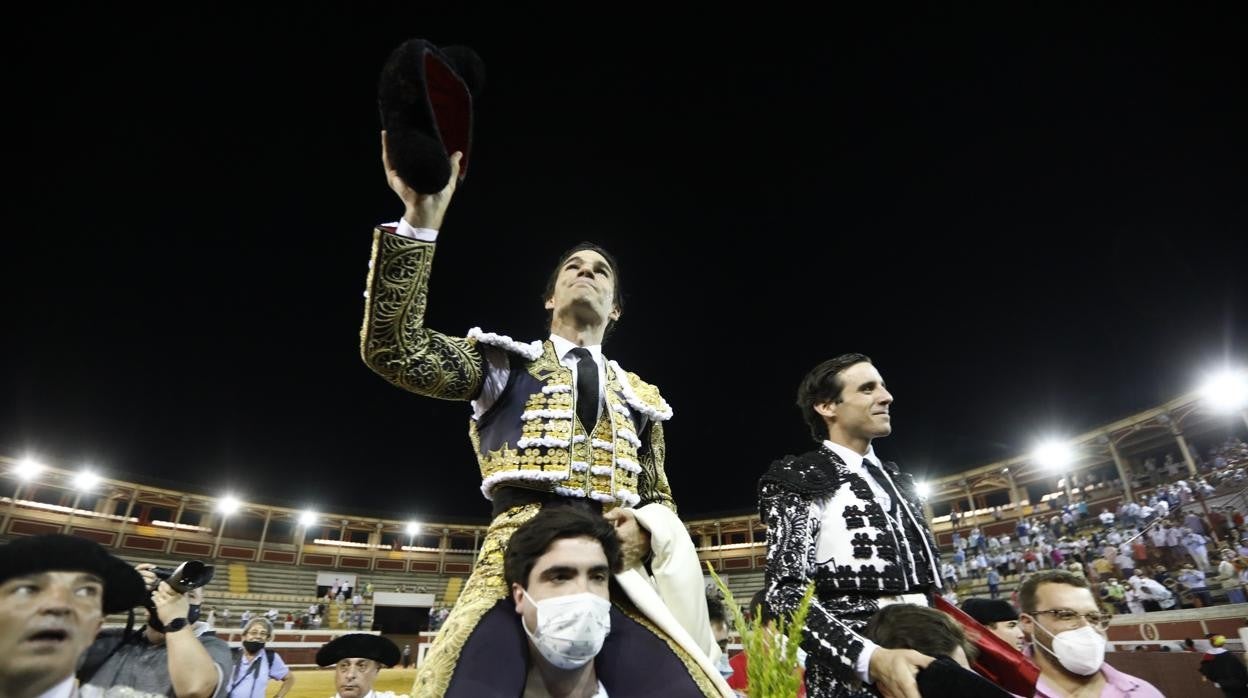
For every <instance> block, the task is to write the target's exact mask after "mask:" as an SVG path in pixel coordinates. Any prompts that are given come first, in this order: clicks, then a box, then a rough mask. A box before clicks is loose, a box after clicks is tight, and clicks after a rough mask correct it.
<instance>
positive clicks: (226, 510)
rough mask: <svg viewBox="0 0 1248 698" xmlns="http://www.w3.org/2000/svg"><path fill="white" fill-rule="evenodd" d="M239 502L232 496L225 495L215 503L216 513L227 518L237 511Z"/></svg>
mask: <svg viewBox="0 0 1248 698" xmlns="http://www.w3.org/2000/svg"><path fill="white" fill-rule="evenodd" d="M239 505H240V502H239V501H238V500H237V499H236V498H235V497H234V496H233V495H229V494H227V495H225V496H224V497H222V498H221V499H220V501H218V502H217V511H219V512H221V513H222V514H225V515H226V516H229V515H230V514H233V513H234V512H236V511H238V507H239Z"/></svg>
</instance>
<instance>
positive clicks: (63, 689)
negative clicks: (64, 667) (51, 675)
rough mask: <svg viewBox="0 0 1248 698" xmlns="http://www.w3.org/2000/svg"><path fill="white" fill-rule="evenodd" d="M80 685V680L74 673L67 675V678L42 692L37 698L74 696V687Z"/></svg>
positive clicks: (70, 697) (68, 697) (69, 697)
mask: <svg viewBox="0 0 1248 698" xmlns="http://www.w3.org/2000/svg"><path fill="white" fill-rule="evenodd" d="M77 686H78V680H77V679H75V678H74V675H73V674H70V675H69V676H66V677H65V680H64V681H62V682H60V683H58V684H56V685H55V686H53V687H52V688H49V689H48V690H46V691H44V692H43V693H40V694H39V695H38V696H37V698H72V696H73V695H74V689H75V688H77Z"/></svg>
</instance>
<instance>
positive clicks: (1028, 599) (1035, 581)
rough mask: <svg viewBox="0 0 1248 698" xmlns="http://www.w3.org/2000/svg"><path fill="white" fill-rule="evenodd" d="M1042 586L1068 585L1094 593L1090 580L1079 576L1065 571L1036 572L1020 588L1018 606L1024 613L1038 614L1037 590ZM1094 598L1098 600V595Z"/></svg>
mask: <svg viewBox="0 0 1248 698" xmlns="http://www.w3.org/2000/svg"><path fill="white" fill-rule="evenodd" d="M1041 584H1067V585H1069V586H1072V587H1079V588H1080V589H1087V590H1088V591H1089V592H1091V591H1092V587H1090V586H1088V580H1086V579H1084V578H1083V577H1080V576H1079V575H1077V574H1072V573H1070V572H1066V571H1064V570H1045V571H1043V572H1036V573H1035V574H1033V575H1031V576H1030V577H1028V578H1027V579H1026V580H1025V581H1024V582H1023V584H1022V586H1020V587H1019V588H1018V606H1019V609H1020V610H1021V611H1022V612H1023V613H1035V612H1036V589H1038V588H1040V585H1041ZM1092 597H1093V598H1096V595H1095V594H1093V595H1092Z"/></svg>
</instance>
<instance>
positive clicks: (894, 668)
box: [868, 647, 935, 698]
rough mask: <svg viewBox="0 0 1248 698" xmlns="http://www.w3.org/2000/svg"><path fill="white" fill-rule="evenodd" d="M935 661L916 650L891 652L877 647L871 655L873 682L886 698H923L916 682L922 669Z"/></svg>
mask: <svg viewBox="0 0 1248 698" xmlns="http://www.w3.org/2000/svg"><path fill="white" fill-rule="evenodd" d="M933 661H935V660H934V659H933V658H932V657H929V656H927V655H926V654H923V653H921V652H916V651H914V650H889V649H884V648H883V647H877V648H876V650H875V651H874V652H872V653H871V666H870V668H869V669H868V672H869V673H870V674H871V682H872V683H873V684H874V685H875V690H877V691H879V692H880V695H882V696H884V698H922V696H921V695H920V694H919V685H918V683H917V682H916V681H915V680H914V676H915V674H918V673H919V670H920V669H925V668H927V665H928V664H931V663H932V662H933Z"/></svg>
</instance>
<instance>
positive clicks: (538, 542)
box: [503, 507, 643, 696]
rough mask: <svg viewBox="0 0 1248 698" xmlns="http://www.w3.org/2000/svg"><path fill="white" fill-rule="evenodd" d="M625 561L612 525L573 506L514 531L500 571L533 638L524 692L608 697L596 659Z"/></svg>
mask: <svg viewBox="0 0 1248 698" xmlns="http://www.w3.org/2000/svg"><path fill="white" fill-rule="evenodd" d="M623 564H624V558H623V554H622V552H621V550H620V540H619V538H618V537H617V536H616V534H615V529H614V528H613V527H612V526H611V524H610V523H608V522H607V520H606V519H604V518H602V517H600V516H594V515H593V514H590V513H587V512H584V511H582V510H580V509H577V508H574V507H549V508H545V509H542V510H541V512H539V513H538V514H537V515H536V516H534V517H533V518H532V519H530V520H529V521H527V522H525V523H524V524H522V525H520V527H519V528H517V529H516V532H515V533H514V534H513V535H512V537H511V541H510V542H509V543H508V545H507V552H506V556H505V557H504V561H503V576H504V579H506V580H507V583H508V585H509V586H510V587H511V598H512V601H513V602H514V603H515V605H516V616H517V622H518V624H519V626H520V628H521V629H522V630H523V631H524V634H525V635H526V636H528V638H529V656H530V663H529V667H528V676H527V682H526V684H525V686H524V695H525V696H549V695H559V696H596V695H599V694H603V695H605V689H604V688H603V685H602V683H601V682H600V681H599V680H598V676H597V673H596V669H595V662H594V658H595V657H596V656H597V655H598V652H599V651H600V650H601V649H602V645H603V642H604V641H605V640H606V638H607V633H608V632H610V631H611V593H610V580H611V575H612V574H616V573H619V572H620V570H621V568H622V566H623ZM638 670H639V671H641V670H643V669H642V667H640V666H639V667H638Z"/></svg>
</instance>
